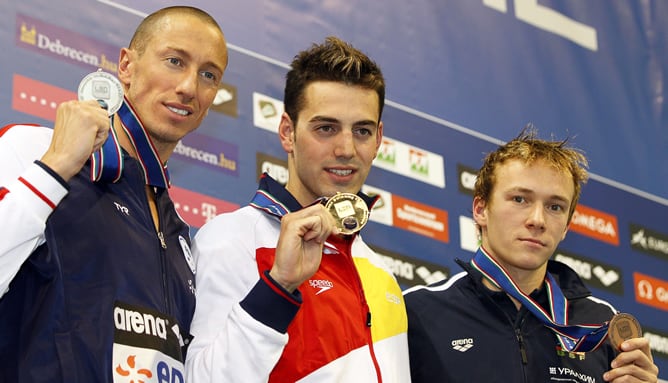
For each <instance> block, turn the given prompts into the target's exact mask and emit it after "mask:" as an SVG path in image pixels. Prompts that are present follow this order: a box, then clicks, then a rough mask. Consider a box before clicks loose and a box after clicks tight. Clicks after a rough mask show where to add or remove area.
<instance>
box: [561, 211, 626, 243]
mask: <svg viewBox="0 0 668 383" xmlns="http://www.w3.org/2000/svg"><path fill="white" fill-rule="evenodd" d="M569 230H570V231H572V232H576V233H579V234H582V235H584V236H587V237H591V238H594V239H596V240H599V241H602V242H606V243H609V244H611V245H615V246H619V226H618V225H617V217H616V216H614V215H612V214H608V213H605V212H603V211H600V210H596V209H593V208H590V207H587V206H584V205H581V204H578V205H577V206H576V207H575V212H574V213H573V218H572V219H571V224H570V226H569Z"/></svg>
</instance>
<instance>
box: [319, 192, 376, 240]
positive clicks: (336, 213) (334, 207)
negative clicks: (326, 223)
mask: <svg viewBox="0 0 668 383" xmlns="http://www.w3.org/2000/svg"><path fill="white" fill-rule="evenodd" d="M325 208H327V211H329V214H331V215H332V217H334V220H335V221H336V226H337V227H338V228H339V230H340V231H341V234H354V233H357V232H358V231H360V230H361V229H362V227H364V225H366V223H367V220H368V219H369V208H368V207H367V206H366V203H365V202H364V200H363V199H362V198H360V197H359V196H358V195H356V194H352V193H336V194H335V195H334V196H332V198H330V199H328V200H327V202H326V203H325Z"/></svg>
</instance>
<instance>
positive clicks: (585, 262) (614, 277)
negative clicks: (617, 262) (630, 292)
mask: <svg viewBox="0 0 668 383" xmlns="http://www.w3.org/2000/svg"><path fill="white" fill-rule="evenodd" d="M554 260H555V261H559V262H562V263H565V264H566V265H568V266H569V267H570V268H571V269H573V270H575V272H576V273H578V275H579V276H580V277H581V278H582V279H583V280H584V281H585V282H586V283H587V284H588V285H591V286H593V287H596V288H600V289H603V290H607V291H610V292H613V293H615V294H618V295H623V294H624V286H623V283H622V270H621V269H619V268H617V267H613V266H610V265H606V264H604V263H601V262H598V261H595V260H593V259H590V258H585V257H583V256H580V255H576V254H573V253H568V252H565V251H563V250H557V252H556V253H555V254H554Z"/></svg>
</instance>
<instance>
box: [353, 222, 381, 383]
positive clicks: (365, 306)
mask: <svg viewBox="0 0 668 383" xmlns="http://www.w3.org/2000/svg"><path fill="white" fill-rule="evenodd" d="M356 237H357V235H355V236H354V237H352V238H351V239H350V241H346V242H347V243H346V248H347V251H346V253H347V256H348V260H349V261H350V267H351V269H352V274H353V275H354V276H355V277H356V278H357V285H358V286H359V295H360V302H361V303H362V309H363V310H364V311H366V315H365V320H366V322H365V323H364V325H365V326H366V334H367V345H368V347H369V354H370V356H371V360H372V361H373V366H374V368H375V370H376V377H377V378H378V383H382V382H383V376H382V374H381V372H380V364H378V359H377V358H376V351H375V349H374V347H373V337H372V336H371V310H370V309H369V304H368V303H367V301H366V296H365V295H364V287H363V286H364V285H362V278H361V277H360V274H359V272H358V271H357V267H355V260H354V259H353V251H352V250H353V242H354V241H355V238H356Z"/></svg>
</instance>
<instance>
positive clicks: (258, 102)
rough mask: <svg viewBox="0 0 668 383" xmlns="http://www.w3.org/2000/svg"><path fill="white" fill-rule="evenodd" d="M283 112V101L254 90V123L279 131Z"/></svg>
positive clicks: (257, 125) (275, 131)
mask: <svg viewBox="0 0 668 383" xmlns="http://www.w3.org/2000/svg"><path fill="white" fill-rule="evenodd" d="M282 114H283V101H281V100H279V99H277V98H273V97H269V96H267V95H265V94H262V93H257V92H253V125H254V126H256V127H258V128H260V129H265V130H268V131H270V132H274V133H278V124H279V123H280V122H281V115H282Z"/></svg>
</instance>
